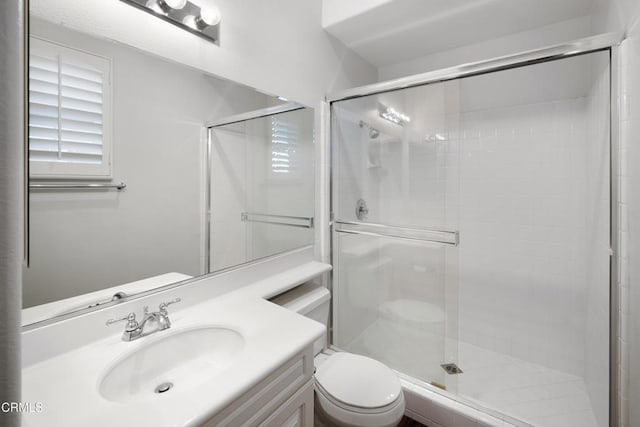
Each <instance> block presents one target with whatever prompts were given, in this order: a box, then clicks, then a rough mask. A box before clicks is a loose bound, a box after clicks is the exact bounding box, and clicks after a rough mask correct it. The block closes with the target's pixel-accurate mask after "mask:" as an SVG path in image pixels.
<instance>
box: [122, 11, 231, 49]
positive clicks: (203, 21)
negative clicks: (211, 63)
mask: <svg viewBox="0 0 640 427" xmlns="http://www.w3.org/2000/svg"><path fill="white" fill-rule="evenodd" d="M120 1H122V2H124V3H127V4H129V5H131V6H135V7H137V8H138V9H142V10H144V11H145V12H148V13H150V14H152V15H154V16H157V17H158V18H160V19H162V20H165V21H167V22H170V23H172V24H173V25H176V26H178V27H180V28H182V29H183V30H186V31H189V32H190V33H193V34H195V35H198V36H200V37H203V38H205V39H207V40H209V41H212V42H213V43H215V44H217V45H219V44H220V21H221V15H220V11H219V10H218V8H217V7H214V6H199V5H197V4H195V3H193V2H192V1H189V0H120Z"/></svg>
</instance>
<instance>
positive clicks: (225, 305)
mask: <svg viewBox="0 0 640 427" xmlns="http://www.w3.org/2000/svg"><path fill="white" fill-rule="evenodd" d="M330 268H331V267H330V266H328V265H327V264H321V263H317V262H314V263H309V265H303V266H300V268H298V269H293V270H288V271H284V272H282V273H281V274H277V275H274V276H271V277H265V278H264V279H263V280H260V281H256V282H255V283H254V284H252V285H249V286H244V287H242V288H240V289H238V290H235V291H231V292H228V293H225V294H223V295H219V296H216V297H214V298H210V299H204V300H203V299H200V301H201V302H197V303H191V304H190V305H186V306H184V307H183V308H182V309H177V308H178V307H179V304H178V305H176V306H175V307H176V309H175V310H171V309H173V308H174V306H171V307H170V310H169V311H170V318H171V322H172V327H171V329H169V330H166V331H161V332H158V333H155V334H152V335H149V336H147V337H143V338H140V339H138V340H135V341H132V342H124V341H122V340H121V334H122V330H123V327H122V325H121V326H117V325H116V326H117V327H115V328H113V327H112V328H106V327H104V321H105V320H106V319H107V318H109V317H112V316H110V314H112V312H109V310H103V311H102V312H100V311H99V312H97V313H91V314H90V315H87V316H86V318H83V316H79V317H77V318H74V319H70V320H68V321H65V322H60V323H61V324H60V325H58V326H57V327H56V325H53V326H52V328H54V329H52V331H51V333H47V334H45V332H46V331H43V330H40V331H38V330H35V331H28V332H25V334H29V333H34V334H39V335H38V339H37V340H34V338H33V337H31V338H30V340H31V341H29V344H28V346H27V347H28V351H36V350H37V349H41V350H42V351H43V352H44V354H45V355H44V356H42V355H41V356H40V357H33V356H32V357H28V358H27V359H26V360H27V361H28V362H25V365H24V368H23V376H22V381H23V384H22V388H23V396H22V401H23V402H31V403H33V404H35V403H36V402H42V405H43V411H42V412H41V413H37V412H34V413H25V414H24V415H23V425H25V426H29V427H38V426H43V427H44V426H46V427H51V426H65V427H73V426H82V427H86V426H92V427H98V426H105V427H106V426H109V427H113V426H147V425H148V426H172V427H173V426H183V425H185V426H196V425H199V424H201V423H202V422H204V421H206V420H208V419H210V418H211V417H212V416H213V415H215V414H216V413H218V412H219V411H220V410H222V409H223V408H224V407H226V406H227V405H229V404H230V403H231V402H233V401H234V400H235V399H237V398H238V397H240V396H241V395H242V394H243V393H245V392H247V391H248V390H250V389H251V387H253V386H254V385H256V384H257V383H259V382H260V381H261V380H263V379H264V378H266V377H267V376H268V375H269V374H270V373H271V372H272V371H273V370H274V369H276V368H277V367H278V366H280V365H282V364H283V363H284V362H286V361H287V360H289V359H290V358H291V357H293V356H294V355H295V354H297V353H299V352H300V351H302V350H303V349H304V348H305V347H306V346H308V345H311V344H312V343H313V342H314V341H315V340H316V339H318V338H319V337H321V336H322V334H323V333H324V330H325V327H324V325H321V324H320V323H317V322H315V321H313V320H311V319H307V318H305V317H303V316H300V315H298V314H296V313H293V312H291V311H289V310H287V309H285V308H283V307H280V306H277V305H275V304H272V303H270V302H268V301H266V300H265V299H264V298H265V297H269V296H272V295H274V294H275V293H278V292H277V291H278V290H280V291H282V290H284V289H286V288H290V287H293V286H295V285H296V284H299V283H302V282H303V281H305V280H308V278H311V277H314V276H317V275H318V274H321V273H323V272H325V271H328V270H329V269H330ZM188 292H189V290H188V289H187V288H182V289H181V290H180V293H181V294H182V295H183V296H184V295H185V294H187V293H188ZM165 296H166V295H165ZM186 299H189V296H188V295H187V296H186ZM133 303H135V301H133ZM137 305H139V306H141V305H143V302H140V301H138V304H137ZM130 308H131V307H130ZM83 319H84V323H83ZM76 322H81V323H76ZM100 323H101V326H100ZM74 325H75V326H77V327H81V328H84V329H86V327H85V325H90V326H89V327H94V328H96V330H95V333H96V335H97V336H99V339H98V340H95V341H91V342H88V343H86V344H85V345H75V346H69V345H67V346H66V347H65V346H59V345H58V343H57V341H56V340H58V339H63V340H64V339H65V338H64V337H60V336H59V335H61V334H62V335H68V334H69V332H70V331H73V327H74ZM199 326H220V327H226V328H231V329H235V330H236V331H238V332H240V333H241V335H242V336H243V337H244V340H245V347H244V348H243V350H242V351H241V352H240V353H239V354H238V355H237V358H236V359H235V360H234V361H233V364H232V365H231V366H230V367H229V368H228V369H227V370H226V371H225V372H223V373H220V374H218V375H216V376H214V377H213V378H212V379H210V380H205V381H204V382H202V383H201V384H196V385H193V386H192V387H191V388H189V389H186V390H185V389H180V388H179V387H178V385H177V384H176V386H175V387H174V389H172V390H171V392H170V393H167V394H150V396H149V398H148V399H146V398H145V399H146V400H142V401H140V400H136V401H135V402H131V403H116V402H112V401H109V400H107V399H105V398H104V397H102V396H101V395H100V393H99V391H98V387H99V382H100V380H101V378H102V377H103V375H104V374H105V373H106V372H107V370H108V369H109V368H110V367H111V366H113V364H114V363H115V362H116V361H117V360H121V359H123V358H124V357H126V356H127V355H129V354H130V353H131V352H133V351H135V350H136V349H139V348H141V347H142V346H145V345H148V344H150V343H152V342H154V341H155V340H161V339H163V337H166V336H167V335H168V334H174V333H179V332H180V331H182V330H187V329H192V328H194V327H199ZM98 328H100V329H98ZM105 330H109V334H108V335H107V336H104V337H100V335H101V334H104V331H105ZM54 335H56V336H54ZM79 335H87V331H86V330H84V331H82V332H81V333H79ZM70 338H71V337H70ZM70 341H73V339H71V340H70ZM67 347H70V348H67Z"/></svg>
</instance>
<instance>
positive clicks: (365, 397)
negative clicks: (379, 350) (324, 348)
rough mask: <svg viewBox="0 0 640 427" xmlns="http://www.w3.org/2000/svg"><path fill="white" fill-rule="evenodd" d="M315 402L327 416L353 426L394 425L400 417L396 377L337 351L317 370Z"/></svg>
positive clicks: (375, 363) (399, 389)
mask: <svg viewBox="0 0 640 427" xmlns="http://www.w3.org/2000/svg"><path fill="white" fill-rule="evenodd" d="M315 386H316V387H315V388H316V403H317V405H318V406H319V408H320V409H321V411H322V412H324V413H325V414H326V415H327V416H328V417H330V418H332V419H334V420H335V421H338V422H340V423H343V424H345V425H353V426H372V427H373V426H378V427H386V426H395V425H397V423H398V422H399V420H400V419H401V418H402V415H403V414H404V407H405V402H404V396H403V394H402V387H401V386H400V381H399V380H398V377H397V376H396V374H395V373H394V372H393V371H392V370H391V369H389V368H388V367H387V366H385V365H384V364H382V363H380V362H378V361H377V360H373V359H371V358H368V357H364V356H359V355H355V354H351V353H345V352H338V353H334V354H332V355H331V356H329V357H328V358H327V359H326V360H325V361H324V362H323V363H322V364H321V365H319V366H318V367H317V370H316V374H315Z"/></svg>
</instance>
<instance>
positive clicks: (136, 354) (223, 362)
mask: <svg viewBox="0 0 640 427" xmlns="http://www.w3.org/2000/svg"><path fill="white" fill-rule="evenodd" d="M167 332H168V334H167V335H166V336H165V337H163V338H162V339H155V338H156V336H150V337H145V338H140V340H145V339H149V340H153V341H150V343H149V345H146V346H143V347H142V348H139V349H137V350H136V351H133V352H131V353H129V354H128V355H126V356H124V357H123V358H122V359H120V360H119V361H118V362H116V363H114V364H113V366H111V367H110V368H109V369H108V370H107V372H106V374H105V375H104V376H103V377H102V378H101V379H100V381H99V384H98V388H99V391H100V394H101V395H102V397H104V398H105V399H107V400H110V401H113V402H119V403H128V402H132V401H138V400H147V399H156V398H161V397H163V396H166V395H173V394H176V393H180V392H181V391H184V390H189V389H190V388H192V387H194V386H196V385H199V384H202V383H204V382H206V381H209V380H211V379H212V377H214V376H216V375H218V374H220V373H222V372H224V371H225V370H227V369H228V368H229V367H230V366H231V365H232V364H233V361H234V359H235V356H236V355H238V353H240V352H241V351H242V349H243V348H244V346H245V340H244V337H243V336H242V335H241V334H240V333H238V332H237V331H235V330H233V329H229V328H225V327H213V326H207V327H198V328H194V329H188V330H183V331H179V332H174V333H171V332H172V331H165V332H159V333H158V334H159V335H160V334H164V333H167Z"/></svg>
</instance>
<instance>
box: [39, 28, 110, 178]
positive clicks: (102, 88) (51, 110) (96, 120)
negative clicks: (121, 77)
mask: <svg viewBox="0 0 640 427" xmlns="http://www.w3.org/2000/svg"><path fill="white" fill-rule="evenodd" d="M110 74H111V62H110V61H109V59H106V58H103V57H100V56H96V55H92V54H89V53H86V52H82V51H79V50H76V49H72V48H69V47H65V46H61V45H59V44H56V43H51V42H48V41H44V40H42V39H38V38H35V37H32V38H31V39H30V47H29V162H30V164H29V168H30V174H31V177H34V178H40V177H42V178H46V177H50V178H110V177H111V85H110V81H111V76H110Z"/></svg>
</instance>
